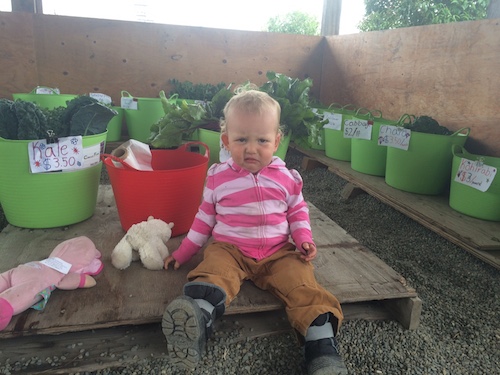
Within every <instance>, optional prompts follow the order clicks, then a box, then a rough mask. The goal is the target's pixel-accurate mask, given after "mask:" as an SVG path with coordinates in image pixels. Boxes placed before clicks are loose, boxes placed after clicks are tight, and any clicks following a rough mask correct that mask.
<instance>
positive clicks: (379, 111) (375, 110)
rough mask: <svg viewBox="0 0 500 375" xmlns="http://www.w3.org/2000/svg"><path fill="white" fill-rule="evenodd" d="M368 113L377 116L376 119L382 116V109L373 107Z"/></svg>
mask: <svg viewBox="0 0 500 375" xmlns="http://www.w3.org/2000/svg"><path fill="white" fill-rule="evenodd" d="M374 112H375V113H377V114H378V115H376V114H374ZM370 113H371V114H372V116H373V117H374V118H378V119H380V118H382V111H381V110H380V109H373V110H371V111H370Z"/></svg>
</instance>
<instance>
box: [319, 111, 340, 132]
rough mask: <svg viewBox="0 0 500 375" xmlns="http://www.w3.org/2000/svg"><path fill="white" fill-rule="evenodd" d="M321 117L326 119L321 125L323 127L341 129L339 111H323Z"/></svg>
mask: <svg viewBox="0 0 500 375" xmlns="http://www.w3.org/2000/svg"><path fill="white" fill-rule="evenodd" d="M323 117H324V119H325V120H328V123H327V124H325V126H323V127H324V128H325V129H332V130H341V129H342V115H341V114H340V113H332V112H326V111H325V112H323Z"/></svg>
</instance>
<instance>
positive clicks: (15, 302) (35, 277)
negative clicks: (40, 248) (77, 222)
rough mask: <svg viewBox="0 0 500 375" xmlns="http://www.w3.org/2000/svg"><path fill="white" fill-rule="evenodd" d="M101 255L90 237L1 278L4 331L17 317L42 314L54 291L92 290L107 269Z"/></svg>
mask: <svg viewBox="0 0 500 375" xmlns="http://www.w3.org/2000/svg"><path fill="white" fill-rule="evenodd" d="M100 258H101V253H100V252H99V250H97V249H96V247H95V245H94V243H93V242H92V241H91V240H90V239H89V238H88V237H84V236H81V237H76V238H72V239H70V240H67V241H64V242H62V243H60V244H59V245H57V246H56V248H55V249H54V250H53V251H52V253H51V254H50V256H49V258H48V259H44V260H41V261H36V262H29V263H26V264H22V265H19V266H17V267H16V268H13V269H11V270H9V271H6V272H4V273H2V274H1V275H0V331H1V330H3V329H4V328H5V327H7V325H8V324H9V322H10V321H11V319H12V317H13V316H14V315H17V314H19V313H21V312H23V311H25V310H27V309H28V308H30V307H33V308H35V309H38V310H41V309H43V307H44V306H45V304H46V302H47V299H48V298H49V296H50V293H51V291H53V290H54V289H56V288H57V289H63V290H72V289H77V288H90V287H93V286H94V285H95V284H96V281H95V279H94V278H93V277H92V276H91V275H97V274H98V273H99V272H101V270H102V268H103V263H102V262H101V260H100Z"/></svg>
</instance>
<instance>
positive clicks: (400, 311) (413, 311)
mask: <svg viewBox="0 0 500 375" xmlns="http://www.w3.org/2000/svg"><path fill="white" fill-rule="evenodd" d="M384 304H385V306H386V307H387V309H388V310H390V311H391V312H393V313H394V316H395V317H397V319H398V321H399V322H400V323H401V325H402V326H403V327H405V328H406V329H409V330H415V329H417V328H418V325H419V324H420V315H421V314H422V300H421V299H420V298H418V297H413V298H401V299H398V298H397V299H391V300H387V301H384Z"/></svg>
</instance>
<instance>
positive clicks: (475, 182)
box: [455, 158, 497, 192]
mask: <svg viewBox="0 0 500 375" xmlns="http://www.w3.org/2000/svg"><path fill="white" fill-rule="evenodd" d="M496 174H497V169H496V168H495V167H491V166H489V165H486V164H483V163H482V162H480V161H472V160H469V159H464V158H462V159H460V165H459V167H458V171H457V174H456V175H455V181H456V182H459V183H461V184H464V185H468V186H470V187H473V188H474V189H477V190H480V191H482V192H485V191H486V190H488V188H489V187H490V186H491V183H492V182H493V180H494V179H495V176H496Z"/></svg>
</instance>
